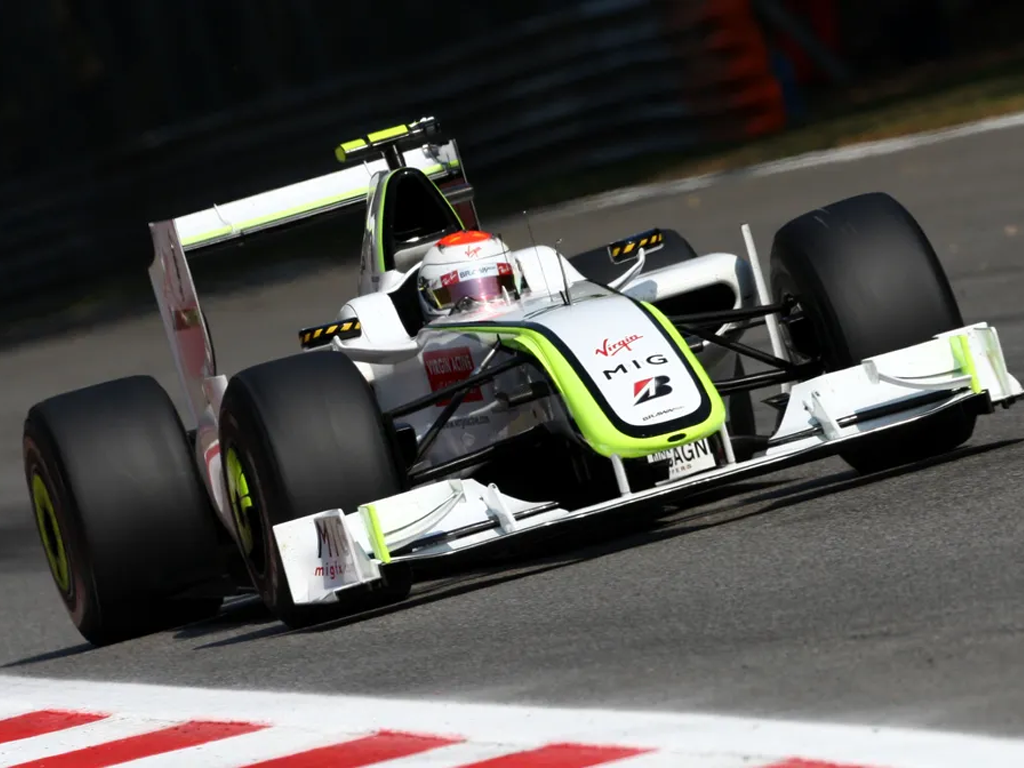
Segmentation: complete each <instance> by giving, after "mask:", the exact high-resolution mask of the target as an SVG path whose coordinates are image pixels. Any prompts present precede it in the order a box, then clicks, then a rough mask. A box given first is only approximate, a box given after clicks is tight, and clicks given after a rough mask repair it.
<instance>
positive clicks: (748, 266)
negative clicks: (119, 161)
mask: <svg viewBox="0 0 1024 768" xmlns="http://www.w3.org/2000/svg"><path fill="white" fill-rule="evenodd" d="M338 155H339V158H340V159H341V160H342V161H343V162H344V163H345V165H346V167H345V169H344V170H342V171H339V172H337V173H335V174H331V175H329V176H326V177H319V178H316V179H311V180H308V181H305V182H302V183H300V184H296V185H292V186H290V187H285V188H283V189H277V190H271V191H268V192H264V193H262V194H259V195H256V196H254V197H251V198H247V199H245V200H241V201H237V202H234V203H228V204H226V205H223V206H217V207H215V208H213V209H210V210H207V211H201V212H199V213H195V214H191V215H189V216H184V217H181V218H178V219H174V220H170V221H162V222H157V223H154V224H152V225H151V230H152V235H153V243H154V248H155V258H154V260H153V262H152V265H151V267H150V275H151V278H152V283H153V287H154V291H155V295H156V300H157V303H158V305H159V308H160V312H161V315H162V317H163V320H164V324H165V327H166V331H167V337H168V340H169V342H170V348H171V352H172V354H173V356H174V361H175V363H176V365H177V369H178V371H179V373H180V377H181V383H182V386H183V387H184V391H185V393H186V395H187V402H188V405H189V409H190V413H189V414H188V416H189V417H190V418H191V420H192V422H193V423H192V424H190V425H186V424H183V423H182V420H181V419H180V417H179V414H178V412H177V411H176V409H175V407H174V405H173V404H172V401H171V399H170V398H169V397H168V395H167V393H166V392H165V391H164V390H163V389H162V388H161V387H160V386H159V385H158V384H157V383H156V381H155V380H153V379H152V378H149V377H146V376H137V377H130V378H126V379H120V380H117V381H108V382H104V383H100V384H97V385H95V386H92V387H89V388H86V389H83V390H78V391H75V392H69V393H66V394H62V395H59V396H56V397H53V398H50V399H47V400H44V401H43V402H40V403H39V404H37V405H35V406H34V407H33V408H32V409H31V410H30V412H29V414H28V418H27V421H26V425H25V439H24V446H25V451H24V456H25V471H26V477H27V480H28V485H29V490H30V494H31V498H32V503H33V508H34V513H35V517H36V520H37V521H38V524H39V532H40V537H41V541H42V544H43V547H44V549H45V551H46V553H47V556H48V558H49V561H50V564H51V567H52V571H53V577H54V580H55V582H56V584H57V587H58V590H59V592H60V594H61V595H62V597H63V599H64V601H65V603H66V605H67V609H68V611H69V614H70V616H71V618H72V620H73V621H74V623H75V625H76V626H77V627H78V629H79V631H80V632H81V633H82V635H83V636H84V637H85V638H86V639H88V640H89V641H91V642H93V643H96V644H102V643H109V642H115V641H117V640H120V639H124V638H128V637H135V636H139V635H141V634H144V633H146V632H150V631H153V630H155V629H157V628H159V627H163V626H168V625H169V623H171V622H183V621H187V620H194V619H197V618H202V617H204V616H208V615H211V614H212V613H214V612H216V611H217V610H218V608H219V606H220V605H221V601H222V600H223V598H224V597H225V596H226V595H229V594H234V593H236V592H238V591H240V590H241V591H245V590H249V591H252V590H255V591H256V592H258V594H259V595H260V596H261V597H262V599H263V600H264V602H265V603H266V604H267V606H268V607H269V608H270V609H271V610H272V611H273V612H274V614H275V615H276V616H278V617H279V618H280V619H281V620H282V621H284V622H286V623H287V624H289V625H290V626H300V625H303V624H308V623H310V622H315V621H320V620H322V619H324V618H328V617H331V616H334V615H337V614H338V613H339V612H344V611H351V610H356V609H358V608H360V607H363V606H367V605H372V604H374V603H377V602H380V601H394V600H400V599H402V598H403V597H405V596H406V595H407V594H408V593H409V591H410V589H411V586H412V584H413V582H414V580H415V578H416V576H417V574H418V573H420V572H421V570H420V566H423V565H428V564H431V563H434V562H436V561H437V560H439V559H441V558H448V559H450V558H452V557H453V556H456V555H458V554H459V553H468V552H474V553H479V552H481V551H482V550H484V549H486V548H488V547H493V546H495V545H498V544H504V543H507V542H510V541H512V540H516V539H517V540H520V541H525V540H526V539H527V537H530V536H537V535H543V534H545V533H548V532H550V531H552V530H554V529H556V528H559V527H563V526H571V525H572V524H573V523H574V522H577V521H580V520H582V519H584V518H593V517H595V516H599V515H629V514H631V513H635V512H636V511H637V510H638V509H639V508H640V507H641V506H649V505H651V504H666V505H672V504H678V503H680V502H682V501H684V500H685V498H686V497H687V495H689V494H693V493H694V492H696V491H699V490H704V489H706V488H709V487H711V486H713V485H721V484H725V483H731V482H733V481H735V480H737V479H739V478H742V477H747V476H750V475H755V474H762V473H766V472H770V471H773V470H775V469H778V468H781V467H783V466H786V465H792V464H796V463H802V462H809V461H812V460H815V459H817V458H820V457H823V456H826V455H835V454H838V455H839V456H841V457H842V458H843V459H845V460H846V461H847V462H848V463H849V464H850V465H852V466H853V467H855V468H857V469H858V470H860V471H863V472H871V471H875V470H879V469H884V468H887V467H892V466H896V465H900V464H906V463H910V462H913V461H917V460H920V459H924V458H928V457H931V456H936V455H939V454H943V453H947V452H949V451H952V450H953V449H955V448H956V447H957V446H959V445H961V444H962V443H964V442H965V441H966V440H967V439H969V438H970V436H971V434H972V432H973V429H974V425H975V421H976V419H977V417H978V416H979V415H981V414H987V413H991V412H993V410H994V407H995V406H996V405H997V404H998V405H1003V406H1008V405H1010V404H1011V403H1012V402H1013V401H1014V400H1015V399H1016V398H1017V397H1018V396H1020V394H1021V392H1022V389H1021V386H1020V383H1019V382H1018V380H1017V379H1015V378H1014V377H1013V376H1012V375H1010V373H1009V372H1008V371H1007V368H1006V364H1005V361H1004V358H1003V354H1002V351H1001V349H1000V345H999V337H998V334H997V332H996V330H995V329H994V328H991V327H989V326H988V325H987V324H985V323H979V324H974V325H965V323H964V321H963V319H962V318H961V315H960V311H959V309H958V307H957V303H956V300H955V298H954V295H953V293H952V291H951V290H950V286H949V283H948V281H947V279H946V276H945V274H944V273H943V270H942V267H941V265H940V264H939V261H938V259H937V258H936V255H935V252H934V250H933V248H932V246H931V245H930V244H929V242H928V239H927V238H926V236H925V235H924V233H923V232H922V231H921V229H920V227H919V226H918V225H917V224H916V222H915V221H914V219H913V218H912V217H911V215H910V214H909V213H908V212H907V211H906V210H905V209H904V208H903V207H902V206H901V205H900V204H899V203H897V202H896V201H895V200H893V199H892V198H891V197H889V196H887V195H885V194H880V193H878V194H868V195H861V196H858V197H854V198H850V199H846V200H842V201H840V202H837V203H833V204H831V205H827V206H825V207H822V208H820V209H817V210H815V211H813V212H810V213H807V214H804V215H802V216H798V217H797V218H795V219H793V220H792V221H790V222H789V223H788V224H786V225H785V226H784V227H782V228H781V229H780V230H779V231H778V232H776V233H775V237H774V241H773V243H772V248H771V252H770V255H769V257H768V259H767V265H766V267H767V268H766V269H763V268H762V264H761V260H760V259H759V257H758V255H757V251H756V249H755V247H754V243H753V238H752V237H751V234H750V231H749V229H748V228H747V227H743V233H744V236H745V239H746V243H747V254H746V255H745V256H740V255H735V254H729V253H709V254H704V255H698V254H696V253H694V252H693V249H692V248H691V247H690V246H689V244H688V243H687V242H686V241H685V239H683V238H682V237H681V236H680V235H679V234H678V233H676V232H674V231H671V230H667V229H666V230H662V229H658V228H652V229H650V230H648V231H646V232H642V233H638V234H635V235H631V236H628V237H624V238H622V239H621V240H619V241H617V242H615V243H611V244H609V245H608V246H607V247H606V248H602V249H599V250H597V251H591V252H587V253H583V254H577V255H575V256H572V255H569V256H567V255H565V254H562V253H560V252H559V251H558V250H557V249H556V248H554V247H551V246H549V245H530V246H528V247H525V248H521V249H518V250H516V251H514V253H513V256H514V258H515V259H516V260H517V261H518V264H519V267H520V269H521V271H522V274H523V276H524V278H525V282H526V284H527V285H528V286H529V287H528V290H526V291H524V292H523V294H522V296H521V297H520V298H518V299H517V300H514V301H509V302H507V303H506V304H504V305H500V306H497V307H495V306H494V305H488V306H486V307H469V308H466V309H463V310H462V311H458V312H455V313H453V314H450V315H448V316H446V317H443V318H439V319H433V320H431V321H429V322H427V321H425V320H424V317H423V316H422V315H421V313H420V310H419V305H418V303H417V290H418V289H417V281H416V275H417V269H418V266H419V263H420V260H421V259H422V257H423V255H424V253H425V252H426V250H427V249H428V248H429V247H430V246H431V245H432V244H433V243H435V242H437V241H438V240H439V239H440V238H442V237H445V236H448V235H451V234H452V233H454V232H457V231H460V230H463V229H469V228H478V227H479V224H478V222H477V220H476V219H477V217H476V212H475V208H474V205H473V190H472V187H471V186H470V185H469V184H468V183H467V181H466V177H465V174H464V168H463V164H462V162H461V158H460V157H459V153H458V148H457V145H456V143H455V142H454V141H453V140H450V139H446V138H445V137H444V136H443V134H442V133H441V131H440V126H439V125H438V123H437V121H436V120H433V119H432V118H425V119H423V120H421V121H419V122H417V123H413V124H411V125H408V126H401V127H398V128H395V129H390V130H388V131H383V132H379V133H377V134H371V135H369V136H367V137H364V138H363V139H360V140H357V141H355V142H349V143H347V144H345V145H342V147H340V148H339V150H338ZM360 161H362V162H360ZM356 205H365V233H364V238H363V244H362V249H361V253H360V254H359V258H360V260H361V262H360V263H361V273H360V283H359V290H358V295H356V296H354V297H352V298H350V299H349V300H347V301H345V302H344V303H343V305H342V306H341V308H340V310H339V311H337V312H336V313H334V310H333V309H332V314H333V316H331V317H330V320H329V321H328V322H325V323H322V324H320V325H315V326H311V327H308V328H304V329H302V330H301V331H300V333H299V341H300V348H298V349H297V350H296V354H295V355H293V356H289V357H285V358H281V359H275V360H271V361H269V362H265V363H262V364H259V365H256V366H253V367H251V368H247V369H245V370H242V371H238V372H235V373H233V374H231V375H229V374H225V373H221V372H220V371H219V370H218V369H217V366H216V362H215V357H214V354H213V343H212V339H211V338H210V333H209V329H208V327H207V325H206V323H205V318H204V315H203V313H202V310H201V309H200V306H199V302H198V299H197V297H196V291H195V287H194V285H193V282H192V278H191V275H190V271H189V266H188V260H187V258H186V255H187V254H190V253H193V252H195V251H199V250H202V249H205V248H209V247H214V246H216V245H217V244H218V243H223V242H226V241H231V240H237V239H240V238H243V239H253V238H261V237H262V236H263V234H264V233H268V232H273V233H274V234H275V236H277V235H283V236H284V237H287V235H288V232H289V231H290V228H293V227H297V226H301V222H303V221H305V220H307V219H310V218H318V217H325V216H329V215H332V214H333V213H335V212H338V211H343V210H345V209H346V208H348V207H351V206H356ZM762 325H763V326H766V327H767V330H768V336H769V338H770V340H771V348H772V351H771V352H770V353H768V352H764V351H761V350H759V349H757V348H754V347H751V346H747V345H745V344H743V343H742V342H741V340H740V339H741V338H742V336H743V334H744V333H745V332H746V331H747V330H749V329H750V328H753V327H756V326H762ZM741 359H746V360H747V361H748V364H750V363H751V362H752V363H754V364H756V365H757V366H758V367H760V368H761V370H759V371H757V372H754V373H745V369H744V367H743V366H742V365H740V364H739V361H740V360H741ZM766 387H772V388H776V391H775V392H774V393H772V394H771V396H770V397H767V399H766V402H768V403H769V404H770V405H772V406H773V407H774V408H775V409H776V411H777V419H776V423H775V425H774V427H773V429H772V430H770V434H758V432H757V430H756V428H755V420H754V419H753V415H752V409H751V407H750V404H751V397H750V393H751V392H752V391H755V390H763V389H765V388H766Z"/></svg>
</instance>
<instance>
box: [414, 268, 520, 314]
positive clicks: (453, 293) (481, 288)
mask: <svg viewBox="0 0 1024 768" xmlns="http://www.w3.org/2000/svg"><path fill="white" fill-rule="evenodd" d="M498 266H499V270H498V272H497V274H490V275H484V276H482V277H469V278H466V279H464V280H459V279H458V277H457V273H452V275H453V277H449V276H448V275H445V276H444V277H442V278H441V285H440V286H437V287H435V288H433V289H432V290H428V295H431V297H432V301H431V303H432V304H433V305H434V306H435V307H437V308H438V309H452V308H454V307H457V306H458V305H459V304H460V303H461V302H463V301H465V300H466V299H470V300H472V301H475V302H480V303H486V302H490V301H497V300H501V299H503V298H504V297H505V294H506V293H507V294H508V296H509V298H510V299H518V298H519V292H518V291H517V290H516V280H515V276H514V275H513V274H512V268H511V267H509V266H508V265H506V264H499V265H498Z"/></svg>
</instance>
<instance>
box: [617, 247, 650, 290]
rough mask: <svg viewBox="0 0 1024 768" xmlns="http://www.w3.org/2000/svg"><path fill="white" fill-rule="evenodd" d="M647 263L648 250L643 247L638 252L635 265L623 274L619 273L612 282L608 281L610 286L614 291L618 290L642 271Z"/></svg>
mask: <svg viewBox="0 0 1024 768" xmlns="http://www.w3.org/2000/svg"><path fill="white" fill-rule="evenodd" d="M646 263H647V252H646V250H645V249H644V248H642V247H641V248H640V250H639V251H638V252H637V254H636V262H635V263H634V264H633V266H631V267H630V268H629V269H627V270H626V271H625V272H623V273H622V274H621V275H619V276H618V277H616V278H615V279H614V280H612V281H611V282H610V283H608V287H609V288H611V289H612V290H613V291H617V290H619V289H620V288H622V287H623V286H625V285H628V284H629V282H630V281H631V280H632V279H633V278H634V277H636V276H637V275H639V274H640V271H641V270H642V269H643V268H644V264H646Z"/></svg>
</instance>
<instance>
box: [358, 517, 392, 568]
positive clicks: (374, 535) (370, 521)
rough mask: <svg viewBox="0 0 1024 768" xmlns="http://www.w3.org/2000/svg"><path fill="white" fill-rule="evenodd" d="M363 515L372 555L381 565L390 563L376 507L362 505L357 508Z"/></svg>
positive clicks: (389, 553)
mask: <svg viewBox="0 0 1024 768" xmlns="http://www.w3.org/2000/svg"><path fill="white" fill-rule="evenodd" d="M359 511H360V512H362V514H363V522H365V523H366V530H367V533H369V534H370V546H371V547H373V554H374V555H376V556H377V559H378V560H380V561H381V562H382V563H390V562H391V550H389V549H388V545H387V542H386V541H385V540H384V531H383V529H382V528H381V527H380V519H379V518H378V517H377V507H376V506H375V505H373V504H364V505H362V506H361V507H359Z"/></svg>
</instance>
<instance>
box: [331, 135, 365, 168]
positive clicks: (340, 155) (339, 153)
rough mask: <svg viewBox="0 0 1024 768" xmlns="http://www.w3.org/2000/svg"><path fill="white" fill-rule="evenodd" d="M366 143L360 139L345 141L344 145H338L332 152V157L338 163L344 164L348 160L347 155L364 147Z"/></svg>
mask: <svg viewBox="0 0 1024 768" xmlns="http://www.w3.org/2000/svg"><path fill="white" fill-rule="evenodd" d="M365 146H366V142H365V141H363V140H362V139H356V140H355V141H346V142H345V143H344V144H340V145H339V146H338V147H337V149H335V150H334V156H335V157H336V158H337V159H338V162H339V163H344V162H345V160H347V159H348V153H349V152H351V151H352V150H354V149H360V148H361V147H365Z"/></svg>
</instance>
